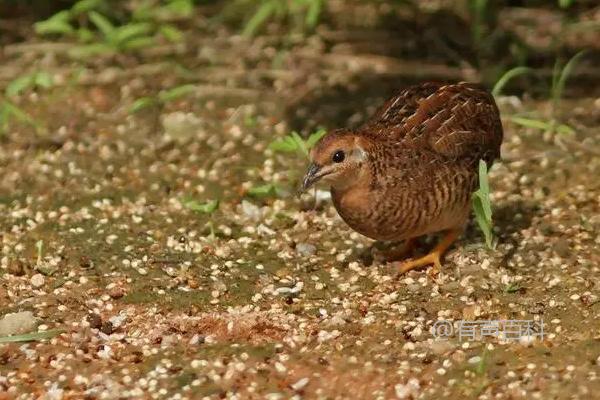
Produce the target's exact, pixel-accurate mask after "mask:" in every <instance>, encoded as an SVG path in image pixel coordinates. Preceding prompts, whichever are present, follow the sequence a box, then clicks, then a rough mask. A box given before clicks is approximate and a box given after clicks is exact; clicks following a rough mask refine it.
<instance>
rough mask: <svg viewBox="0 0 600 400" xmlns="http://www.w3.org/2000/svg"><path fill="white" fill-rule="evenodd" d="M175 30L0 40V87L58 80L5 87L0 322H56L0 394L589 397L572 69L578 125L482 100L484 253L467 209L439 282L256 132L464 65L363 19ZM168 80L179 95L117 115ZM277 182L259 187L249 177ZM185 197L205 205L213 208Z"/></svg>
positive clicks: (589, 195)
mask: <svg viewBox="0 0 600 400" xmlns="http://www.w3.org/2000/svg"><path fill="white" fill-rule="evenodd" d="M369 15H370V14H367V17H368V16H369ZM189 36H190V39H189V40H187V41H186V43H185V44H180V45H169V44H164V45H160V46H156V47H154V48H152V49H149V50H146V51H144V52H142V54H141V55H138V56H127V55H120V56H116V57H104V58H98V59H95V60H88V61H86V62H73V61H71V60H69V58H68V57H67V56H66V55H65V51H66V49H68V48H69V46H71V44H70V43H56V42H54V43H50V42H44V41H41V40H40V39H36V38H34V37H32V39H31V40H29V41H25V42H21V43H13V44H9V45H6V46H5V47H4V49H3V60H2V65H1V66H0V82H3V85H5V84H6V83H7V82H8V81H9V80H10V79H13V78H14V77H16V76H18V75H19V74H21V73H23V72H24V71H28V70H45V71H50V72H51V73H52V74H53V75H54V77H55V82H56V85H55V86H54V87H53V88H51V89H47V90H43V91H42V90H40V91H38V92H36V93H30V94H28V95H26V96H24V97H23V98H21V99H20V100H19V102H18V104H19V105H20V106H21V107H22V108H23V109H24V110H25V111H27V112H28V113H30V114H31V115H32V116H33V117H34V118H35V119H36V120H37V121H39V122H40V125H41V126H40V127H39V129H34V128H33V127H31V126H27V125H23V124H13V126H12V127H11V129H10V131H9V132H8V133H7V134H6V135H4V136H3V137H1V138H0V140H1V143H0V175H1V178H0V243H1V253H0V317H1V316H2V315H5V314H8V313H14V312H20V311H32V312H33V314H34V316H35V317H36V318H38V323H39V326H38V327H37V329H38V330H40V331H44V330H54V329H61V330H62V333H60V334H58V335H57V336H55V337H54V338H52V339H47V340H41V341H34V342H28V343H8V344H0V399H12V398H15V399H36V398H45V399H61V398H64V399H79V398H89V399H96V398H97V399H117V398H155V399H163V398H164V399H166V398H169V399H192V398H211V399H212V398H236V399H252V398H267V399H284V398H295V399H300V398H321V399H334V398H335V399H342V398H355V399H368V398H381V399H386V398H407V399H408V398H414V399H417V398H418V399H430V398H431V399H433V398H436V399H439V398H452V399H463V398H481V399H492V398H494V399H531V398H534V399H535V398H538V399H592V398H598V396H599V395H598V393H599V391H600V368H599V364H600V322H599V321H600V298H599V296H600V293H599V286H598V285H599V283H598V282H599V279H598V277H599V276H600V275H599V274H600V265H599V262H600V252H599V251H598V248H599V246H600V213H599V211H600V180H599V179H598V177H599V176H600V135H598V126H599V123H600V88H599V87H598V86H597V82H598V80H595V82H596V86H594V85H591V84H589V82H593V81H594V80H591V81H590V80H587V81H586V76H587V77H588V78H589V75H585V74H586V71H588V72H589V71H590V68H589V64H588V65H587V67H588V69H587V70H586V65H584V64H582V69H581V71H583V72H582V77H581V81H580V82H583V85H582V86H580V87H579V89H577V87H575V88H574V89H573V90H575V91H576V92H577V91H578V92H577V94H576V95H572V94H571V95H569V96H567V97H566V98H565V99H564V100H563V101H562V102H561V103H560V110H561V113H560V114H561V117H562V118H563V121H564V122H566V123H569V124H570V125H571V126H572V127H573V128H574V129H575V130H576V133H575V134H574V135H558V134H545V133H543V132H541V131H539V130H535V129H525V128H523V127H520V126H518V125H515V124H514V123H512V122H511V121H510V116H511V115H514V114H516V113H521V112H525V111H535V112H537V113H539V114H544V113H547V112H548V110H549V108H550V104H549V102H548V100H547V97H538V98H536V99H534V98H532V97H531V96H504V97H501V98H500V99H499V103H500V107H501V110H502V115H503V124H504V128H505V141H504V145H503V148H502V160H500V161H499V162H498V163H497V164H496V165H495V166H494V168H493V169H492V172H491V178H490V179H491V186H492V191H493V194H492V199H493V207H494V223H495V227H494V230H495V234H496V238H497V246H496V248H495V249H494V250H489V249H487V248H486V247H485V245H484V241H483V237H482V235H481V234H480V232H479V231H478V229H477V227H476V226H475V224H471V225H470V226H469V228H468V229H467V232H466V233H465V235H463V237H462V238H461V239H460V241H459V242H457V244H456V245H455V246H454V247H453V248H452V250H451V251H450V252H449V253H448V254H447V256H446V258H445V262H444V268H443V270H442V272H441V273H440V274H439V275H438V276H435V277H434V276H431V275H430V274H428V273H427V271H426V270H419V271H412V272H410V273H408V274H407V275H404V276H400V277H398V276H397V275H396V270H395V267H394V265H392V264H386V263H383V262H380V261H378V258H377V257H374V256H373V254H374V253H376V251H375V249H373V248H372V247H373V244H372V242H371V241H370V240H368V239H367V238H364V237H362V236H360V235H358V234H357V233H354V232H353V231H351V230H350V229H349V228H348V227H347V226H346V225H345V224H344V223H343V222H342V221H341V219H340V218H339V217H338V216H337V214H336V212H335V209H334V208H333V206H332V204H331V202H330V201H329V200H328V199H327V192H326V191H324V190H320V191H319V192H318V193H317V199H316V200H315V198H314V194H312V193H309V194H305V195H304V196H303V197H298V196H296V195H295V185H296V184H297V179H298V177H299V176H300V175H301V174H302V173H303V172H304V171H303V170H304V168H305V167H306V160H305V159H304V158H303V156H302V155H298V156H297V157H296V156H295V155H289V154H284V155H282V154H278V153H273V151H271V150H269V149H268V145H269V143H270V142H271V141H272V140H273V139H274V138H276V137H282V136H283V135H285V134H287V133H289V132H290V131H291V130H292V129H301V130H302V132H303V133H304V134H306V133H309V132H310V131H311V130H312V129H314V128H315V127H317V126H324V127H326V128H333V127H336V126H345V125H353V124H356V123H359V122H360V121H362V120H364V119H365V118H366V117H367V116H368V114H369V113H370V112H372V111H373V110H374V109H375V107H376V106H378V105H379V104H381V103H382V101H383V100H384V99H385V97H386V96H387V95H389V94H390V93H391V92H393V91H394V90H395V89H396V88H401V87H403V86H404V85H406V84H408V83H413V82H420V81H424V80H430V79H444V80H461V79H472V78H473V70H472V69H470V68H465V67H464V66H461V65H456V64H455V65H456V66H454V67H453V66H448V65H453V64H452V62H450V61H449V60H446V59H443V57H438V59H435V57H430V58H427V57H425V58H423V57H421V55H419V54H418V51H417V50H418V49H419V48H420V45H419V43H418V40H417V39H410V40H409V39H407V40H399V39H397V36H394V34H391V33H390V32H389V31H385V30H377V29H369V30H367V29H363V30H358V29H352V30H350V29H346V28H344V26H339V27H329V28H322V29H320V30H319V31H318V33H317V34H315V35H311V36H309V37H303V36H301V35H290V36H282V35H275V34H273V35H262V36H259V37H258V38H256V39H255V40H248V39H243V38H241V37H240V36H238V35H237V34H235V32H234V31H230V30H227V29H224V28H219V29H213V30H209V28H205V27H204V28H198V31H195V32H191V33H190V35H189ZM369 43H371V44H372V47H369V46H370V45H369ZM384 44H385V45H384ZM433 52H434V53H436V54H439V52H437V50H435V51H433ZM392 53H393V54H394V56H392V55H390V54H392ZM402 54H411V55H413V56H412V57H413V58H411V57H410V56H406V57H403V56H402ZM442 54H444V53H443V52H442ZM592 72H593V71H592ZM542 75H543V74H542ZM544 79H545V78H544ZM586 82H587V83H586ZM182 83H190V84H192V85H193V91H192V92H191V93H190V94H189V95H188V96H185V97H182V98H179V99H177V100H175V101H173V102H169V103H167V104H161V105H155V106H152V107H150V108H148V109H146V110H142V111H140V112H138V113H134V114H132V113H130V107H131V105H132V104H133V102H134V100H135V99H137V98H139V97H141V96H145V95H156V94H157V93H158V91H159V90H160V89H165V88H172V87H174V86H177V85H179V84H182ZM273 182H275V183H277V184H278V185H279V186H280V187H281V188H282V189H281V190H280V192H281V193H279V195H278V196H276V197H273V196H267V197H256V196H251V195H250V194H249V193H248V191H249V189H251V188H253V187H256V186H259V185H264V184H266V183H273ZM323 189H324V188H323ZM186 199H195V200H197V201H198V202H200V203H203V202H205V201H208V200H214V199H219V200H220V205H219V208H218V210H217V211H215V212H214V213H213V214H212V215H210V216H208V215H205V214H200V213H197V212H194V211H193V210H190V209H189V208H187V207H185V206H184V203H185V200H186ZM434 240H435V238H427V239H425V240H423V241H422V242H421V244H420V246H419V250H418V251H419V252H420V253H423V252H425V251H427V249H428V248H430V246H431V245H432V243H433V241H434ZM375 247H378V245H377V246H375ZM438 320H448V321H454V322H455V323H458V321H461V320H464V321H474V320H532V321H536V323H541V322H543V324H544V336H543V339H539V338H538V339H535V340H527V338H521V340H516V341H514V340H504V339H502V338H486V339H485V340H480V339H478V340H473V341H468V340H465V338H462V340H461V338H459V337H458V335H456V334H454V335H452V336H451V337H449V338H446V339H443V340H442V339H439V338H436V337H435V336H434V335H433V331H432V329H433V327H434V324H435V322H436V321H438ZM455 328H456V325H455Z"/></svg>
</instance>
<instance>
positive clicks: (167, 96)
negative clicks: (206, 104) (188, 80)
mask: <svg viewBox="0 0 600 400" xmlns="http://www.w3.org/2000/svg"><path fill="white" fill-rule="evenodd" d="M194 91H196V86H194V85H192V84H188V85H181V86H177V87H174V88H172V89H169V90H165V91H162V92H160V93H159V94H158V98H159V99H160V101H162V102H163V103H168V102H169V101H173V100H176V99H178V98H180V97H183V96H186V95H188V94H190V93H193V92H194Z"/></svg>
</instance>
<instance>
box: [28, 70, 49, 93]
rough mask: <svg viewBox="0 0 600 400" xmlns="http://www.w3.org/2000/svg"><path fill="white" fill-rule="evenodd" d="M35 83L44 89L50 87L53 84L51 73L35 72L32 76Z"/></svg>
mask: <svg viewBox="0 0 600 400" xmlns="http://www.w3.org/2000/svg"><path fill="white" fill-rule="evenodd" d="M33 80H34V82H35V85H36V86H39V87H42V88H44V89H48V88H50V87H52V85H53V84H54V80H53V79H52V75H50V74H49V73H48V72H44V71H41V72H38V73H37V74H35V76H34V78H33Z"/></svg>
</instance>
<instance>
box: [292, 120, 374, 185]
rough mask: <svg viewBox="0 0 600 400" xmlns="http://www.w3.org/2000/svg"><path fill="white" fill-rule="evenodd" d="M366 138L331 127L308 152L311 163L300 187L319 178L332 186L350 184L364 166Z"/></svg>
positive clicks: (366, 147) (359, 174) (366, 149)
mask: <svg viewBox="0 0 600 400" xmlns="http://www.w3.org/2000/svg"><path fill="white" fill-rule="evenodd" d="M368 145H369V142H368V140H367V139H366V138H365V137H364V136H362V135H359V134H357V133H355V132H353V131H349V130H341V129H340V130H335V131H331V132H329V133H327V134H326V135H325V136H323V137H322V138H321V140H319V141H318V142H317V143H316V145H315V146H314V147H313V148H312V150H311V152H310V160H311V163H310V165H309V167H308V171H307V172H306V175H305V176H304V180H303V181H302V191H305V190H307V189H308V188H309V187H311V186H312V185H313V184H315V183H317V182H319V181H323V182H326V183H328V184H329V185H331V187H333V188H336V189H343V188H345V187H348V186H350V185H352V184H353V183H354V182H356V181H357V179H359V178H360V177H361V176H362V174H363V173H364V172H365V171H366V170H367V167H366V161H367V157H368V153H367V151H368Z"/></svg>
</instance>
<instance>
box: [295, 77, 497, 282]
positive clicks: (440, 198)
mask: <svg viewBox="0 0 600 400" xmlns="http://www.w3.org/2000/svg"><path fill="white" fill-rule="evenodd" d="M502 136H503V134H502V124H501V122H500V116H499V112H498V108H497V107H496V104H495V102H494V98H493V97H492V96H491V95H490V94H489V93H488V92H487V91H486V90H485V89H483V88H482V87H480V86H479V85H476V84H471V83H458V84H450V85H444V84H438V83H425V84H422V85H418V86H413V87H410V88H408V89H406V90H403V91H401V92H400V93H399V94H398V95H396V96H394V97H392V98H391V99H389V100H388V101H387V102H386V103H385V104H384V105H383V106H382V107H381V108H380V109H379V110H378V111H377V112H376V113H375V115H374V116H373V117H372V118H371V119H370V120H369V121H367V122H366V123H365V124H364V125H362V126H360V127H359V128H357V129H338V130H334V131H331V132H329V133H327V134H326V135H325V136H324V137H323V138H322V139H321V140H320V141H319V142H318V143H317V144H316V145H315V147H314V148H313V149H312V151H311V161H312V163H311V165H310V166H309V169H308V172H307V173H306V176H305V178H304V182H303V188H304V189H307V188H308V187H310V186H311V185H312V184H314V183H316V182H317V181H323V182H326V183H327V184H329V185H330V187H331V195H332V199H333V203H334V205H335V208H336V209H337V211H338V213H339V214H340V216H341V217H342V219H343V220H344V221H345V222H346V223H347V224H348V225H349V226H350V227H351V228H353V229H354V230H356V231H357V232H359V233H361V234H363V235H365V236H367V237H370V238H372V239H376V240H381V241H402V240H405V241H407V243H410V242H411V239H413V238H416V237H418V236H422V235H426V234H430V233H435V232H440V231H444V232H445V235H444V237H443V239H442V240H441V241H440V242H439V244H438V245H437V246H436V247H435V248H434V249H433V250H432V251H431V252H430V253H429V254H427V255H426V256H424V257H421V258H417V259H414V260H408V261H405V262H402V263H401V265H400V272H401V273H402V272H406V271H409V270H411V269H413V268H417V267H421V266H425V265H430V264H433V265H434V268H435V271H438V270H439V268H440V267H441V264H440V257H441V256H442V254H443V253H444V252H445V251H446V249H448V247H449V246H450V245H451V244H452V243H453V242H454V241H455V240H456V239H457V238H458V236H460V234H461V233H462V231H463V230H464V227H465V225H466V222H467V220H468V217H469V214H470V208H471V207H470V205H471V194H472V192H473V191H474V190H476V187H477V182H478V164H479V160H485V162H486V163H487V164H488V166H491V164H492V162H493V161H494V159H496V158H498V157H499V156H500V145H501V143H502Z"/></svg>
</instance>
